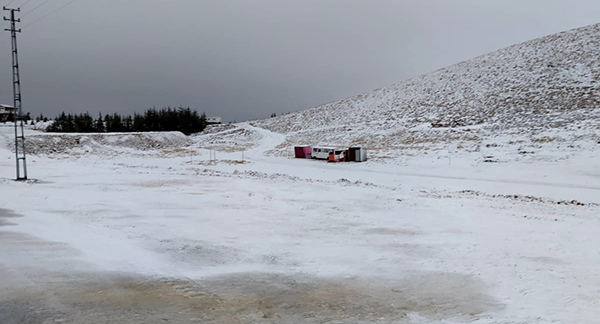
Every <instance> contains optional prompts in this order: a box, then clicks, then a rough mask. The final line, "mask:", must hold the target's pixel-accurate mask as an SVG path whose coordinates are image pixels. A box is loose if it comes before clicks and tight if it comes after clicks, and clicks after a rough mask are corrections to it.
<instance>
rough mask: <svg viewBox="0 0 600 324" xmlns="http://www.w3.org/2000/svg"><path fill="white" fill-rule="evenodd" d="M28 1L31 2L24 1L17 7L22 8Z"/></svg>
mask: <svg viewBox="0 0 600 324" xmlns="http://www.w3.org/2000/svg"><path fill="white" fill-rule="evenodd" d="M29 2H31V0H27V1H25V2H24V3H23V4H22V5H20V6H19V8H22V7H23V6H24V5H26V4H28V3H29Z"/></svg>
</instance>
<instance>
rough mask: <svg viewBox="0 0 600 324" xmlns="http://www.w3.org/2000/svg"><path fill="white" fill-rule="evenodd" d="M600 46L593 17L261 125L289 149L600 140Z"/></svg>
mask: <svg viewBox="0 0 600 324" xmlns="http://www.w3.org/2000/svg"><path fill="white" fill-rule="evenodd" d="M599 51H600V24H597V25H592V26H588V27H583V28H579V29H574V30H571V31H567V32H563V33H559V34H555V35H550V36H546V37H543V38H539V39H536V40H532V41H529V42H526V43H522V44H518V45H514V46H511V47H508V48H505V49H502V50H499V51H496V52H493V53H490V54H487V55H484V56H480V57H477V58H474V59H472V60H469V61H465V62H462V63H459V64H456V65H453V66H450V67H447V68H444V69H441V70H438V71H435V72H433V73H430V74H426V75H423V76H419V77H416V78H413V79H410V80H406V81H404V82H401V83H399V84H396V85H393V86H390V87H387V88H382V89H377V90H374V91H372V92H370V93H366V94H362V95H358V96H356V97H352V98H348V99H344V100H340V101H337V102H333V103H330V104H326V105H324V106H320V107H315V108H311V109H308V110H305V111H301V112H296V113H291V114H287V115H284V116H280V117H277V118H271V119H268V120H263V121H258V122H256V123H255V125H256V126H259V127H263V128H266V129H269V130H271V131H275V132H279V133H284V134H288V139H289V141H288V143H286V144H287V145H288V146H289V145H292V144H300V143H307V144H313V145H315V144H319V143H322V144H342V145H349V144H361V145H365V146H367V147H369V148H370V149H372V150H375V151H377V152H379V151H380V150H388V149H403V150H404V149H415V148H419V147H423V146H427V148H428V149H434V150H435V149H441V148H446V147H447V146H448V144H449V143H454V145H458V146H459V148H460V147H464V148H465V149H469V150H472V151H478V150H479V149H480V148H481V146H482V145H485V144H486V143H487V144H490V143H491V144H493V145H500V146H504V145H506V146H507V147H508V149H509V150H513V151H515V152H517V151H518V150H527V149H526V148H523V144H526V145H529V144H532V143H533V144H535V145H538V146H539V144H545V145H546V146H548V145H550V146H557V147H558V148H560V147H561V145H560V143H561V142H572V141H574V140H575V141H580V142H581V141H585V142H586V143H588V144H590V143H594V144H597V143H598V142H599V141H600V123H598V120H599V119H600V59H599V56H598V55H597V54H598V53H599ZM498 137H500V143H498V140H496V138H498ZM490 141H491V142H490ZM509 142H512V143H509ZM515 142H518V143H516V144H517V145H513V146H514V147H510V146H511V145H512V144H515ZM557 143H558V144H557ZM562 147H563V148H566V145H562ZM592 147H593V145H592ZM283 148H286V149H287V147H283V146H282V149H283ZM586 149H587V148H586Z"/></svg>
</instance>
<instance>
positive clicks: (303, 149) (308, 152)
mask: <svg viewBox="0 0 600 324" xmlns="http://www.w3.org/2000/svg"><path fill="white" fill-rule="evenodd" d="M294 155H295V156H296V158H297V159H310V158H312V148H311V147H310V146H295V147H294Z"/></svg>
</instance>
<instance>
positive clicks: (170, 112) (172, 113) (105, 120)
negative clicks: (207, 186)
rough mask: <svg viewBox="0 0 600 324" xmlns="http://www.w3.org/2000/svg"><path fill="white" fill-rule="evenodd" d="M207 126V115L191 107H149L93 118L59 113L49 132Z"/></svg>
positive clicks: (192, 129)
mask: <svg viewBox="0 0 600 324" xmlns="http://www.w3.org/2000/svg"><path fill="white" fill-rule="evenodd" d="M204 128H206V114H205V113H202V114H198V112H197V111H196V110H193V109H191V108H189V107H187V108H183V107H179V108H171V107H167V108H162V109H156V108H150V109H147V110H146V111H145V112H144V113H141V114H138V113H134V114H133V116H131V115H124V116H121V115H120V114H118V113H113V114H108V115H105V116H104V117H103V116H102V113H100V114H99V115H98V117H97V118H93V117H92V116H91V115H90V114H89V113H87V112H85V113H81V114H67V113H65V112H62V113H60V115H58V116H57V117H56V118H54V122H53V123H52V125H50V126H48V128H46V131H47V132H55V133H120V132H123V133H126V132H172V131H179V132H182V133H184V134H186V135H190V134H193V133H198V132H201V131H203V130H204Z"/></svg>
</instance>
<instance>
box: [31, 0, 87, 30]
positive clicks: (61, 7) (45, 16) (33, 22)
mask: <svg viewBox="0 0 600 324" xmlns="http://www.w3.org/2000/svg"><path fill="white" fill-rule="evenodd" d="M47 1H49V0H47ZM75 1H77V0H71V1H69V2H67V3H65V4H64V5H62V6H60V7H58V8H56V9H54V10H52V11H50V12H49V13H47V14H46V15H44V16H41V17H40V18H38V19H36V20H34V21H32V22H30V23H28V24H26V25H25V26H23V27H22V28H25V27H28V26H31V25H33V24H35V23H37V22H38V21H40V20H42V19H45V18H47V17H48V16H51V15H52V14H54V13H55V12H57V11H59V10H61V9H63V8H64V7H66V6H68V5H70V4H72V3H73V2H75ZM23 16H24V15H23ZM21 17H22V16H21Z"/></svg>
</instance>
